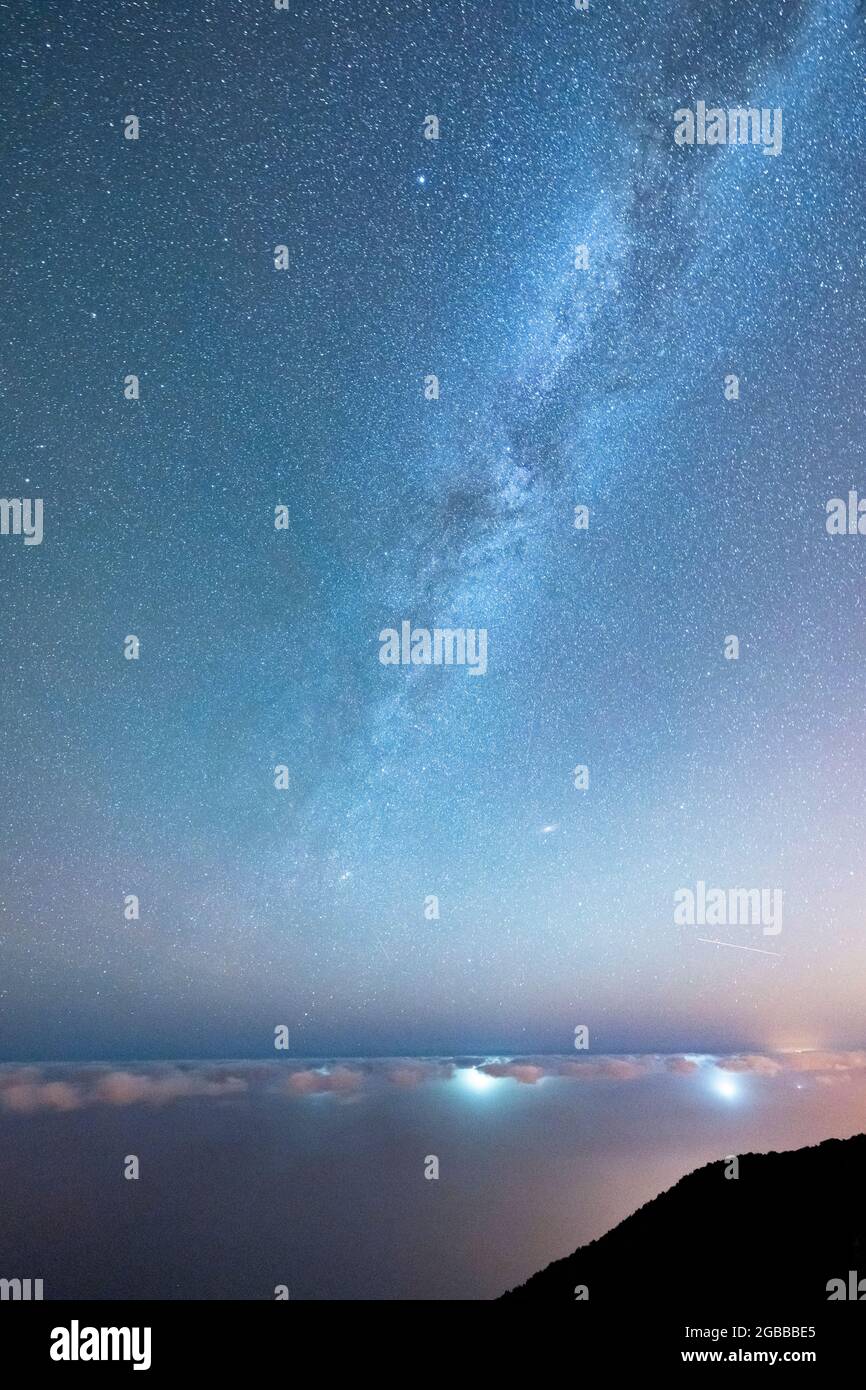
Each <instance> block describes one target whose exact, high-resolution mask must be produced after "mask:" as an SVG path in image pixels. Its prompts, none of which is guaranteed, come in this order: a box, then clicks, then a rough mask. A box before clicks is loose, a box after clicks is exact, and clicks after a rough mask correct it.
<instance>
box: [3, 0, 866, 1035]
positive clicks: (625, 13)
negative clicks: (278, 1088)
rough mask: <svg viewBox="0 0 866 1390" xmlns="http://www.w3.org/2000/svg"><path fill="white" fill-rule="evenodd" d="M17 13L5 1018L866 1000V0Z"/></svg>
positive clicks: (351, 1019) (666, 1015) (811, 1004)
mask: <svg viewBox="0 0 866 1390" xmlns="http://www.w3.org/2000/svg"><path fill="white" fill-rule="evenodd" d="M0 25H2V55H0V68H2V79H3V80H2V86H0V92H2V95H0V206H2V208H3V210H4V211H3V219H4V235H3V238H2V245H0V266H2V273H3V276H4V281H5V284H6V286H7V294H6V296H5V298H6V302H7V305H8V311H7V314H6V322H5V327H4V331H3V334H2V344H3V364H2V374H0V393H2V412H3V431H2V439H3V463H2V476H0V492H2V494H3V496H4V497H6V498H14V497H41V498H43V499H44V539H43V541H42V544H41V545H30V546H25V545H24V544H23V542H22V538H21V537H20V536H15V535H4V536H2V537H0V570H2V594H3V601H2V608H0V644H2V654H3V660H2V664H0V687H2V698H3V711H4V724H5V729H6V735H7V737H6V744H5V752H4V757H3V773H2V778H3V784H4V791H3V805H4V809H3V835H2V849H0V924H2V931H0V1002H2V1005H3V1008H2V1011H0V1047H2V1051H3V1055H4V1056H8V1057H10V1058H39V1057H43V1058H64V1057H94V1056H99V1057H120V1058H122V1057H147V1056H184V1055H186V1056H201V1057H207V1056H237V1057H240V1056H249V1055H259V1054H261V1053H263V1052H267V1051H268V1050H269V1049H271V1048H272V1039H273V1034H274V1028H275V1027H276V1026H277V1025H280V1024H286V1025H287V1026H288V1028H289V1030H290V1035H291V1040H292V1052H293V1053H296V1054H299V1055H302V1056H303V1055H305V1054H306V1055H322V1054H326V1053H327V1054H338V1055H344V1056H348V1055H357V1054H363V1055H369V1054H375V1053H388V1054H395V1053H399V1052H406V1053H411V1054H413V1055H415V1054H419V1053H427V1052H429V1053H436V1054H438V1053H453V1052H461V1051H462V1052H467V1051H468V1052H483V1053H491V1052H507V1053H509V1054H514V1053H518V1052H519V1053H544V1052H547V1051H550V1052H555V1053H563V1052H566V1051H568V1049H569V1048H570V1046H571V1040H572V1038H573V1036H574V1030H575V1028H576V1027H577V1026H578V1025H585V1026H586V1027H588V1028H589V1030H590V1036H591V1038H592V1040H593V1044H592V1045H593V1047H594V1048H595V1047H597V1048H598V1049H601V1050H603V1051H604V1052H608V1053H613V1052H617V1051H621V1050H631V1049H638V1050H646V1051H649V1050H684V1051H703V1050H706V1051H720V1050H724V1049H740V1048H755V1049H767V1048H771V1049H772V1048H778V1047H785V1046H816V1047H817V1046H821V1047H830V1046H837V1047H853V1046H856V1045H857V1044H858V1043H859V1042H862V1024H861V1018H862V1010H861V1007H860V1001H859V998H858V994H859V984H858V981H859V978H861V977H862V971H863V969H864V967H866V945H864V934H863V929H862V921H863V906H862V905H863V901H864V891H866V876H864V866H863V863H862V848H861V847H862V843H863V830H864V821H866V799H864V791H863V779H862V775H861V766H862V759H863V753H864V738H863V716H862V707H863V700H862V693H863V690H864V677H866V661H864V650H866V644H864V637H866V633H864V613H863V605H862V598H861V595H862V591H863V573H864V566H866V538H864V537H861V536H859V535H852V536H839V537H831V536H830V535H828V533H827V529H826V525H825V519H826V512H825V508H826V503H827V501H828V500H829V499H831V498H834V497H840V498H847V496H848V493H849V491H850V490H852V489H859V490H860V492H861V493H863V494H866V467H864V449H863V436H864V431H863V381H864V348H863V333H862V323H863V319H864V313H866V274H864V251H863V246H864V229H866V217H864V209H863V193H862V190H863V187H864V173H866V169H864V157H863V138H864V133H866V132H864V127H866V116H864V90H866V88H864V82H866V39H864V8H863V6H862V4H858V3H855V0H826V2H825V3H814V2H813V0H810V2H808V3H798V2H797V0H789V2H788V3H784V4H782V3H779V4H777V5H767V4H759V3H757V0H716V3H713V4H707V5H701V6H695V5H693V4H691V3H684V0H683V2H681V3H674V4H672V5H668V6H666V7H662V8H659V7H658V6H654V5H650V4H647V3H636V4H629V5H628V6H623V7H613V6H606V5H605V4H602V3H598V4H596V3H594V0H592V3H591V4H590V8H589V10H588V11H587V12H585V13H584V12H580V11H576V10H575V9H574V7H573V6H572V5H569V4H568V3H565V0H560V2H559V3H547V2H545V3H529V0H503V3H499V4H495V5H492V4H482V3H478V2H477V0H446V2H445V3H441V4H435V5H434V4H426V3H422V2H421V0H417V2H416V3H408V0H407V2H406V3H401V0H364V3H363V4H361V5H360V6H357V7H351V8H348V9H347V7H345V6H338V5H336V4H331V3H327V0H325V3H321V4H315V5H311V4H306V3H300V0H298V3H295V4H293V5H292V6H291V7H290V9H289V10H288V11H283V10H276V9H275V8H274V7H273V5H269V4H266V3H264V0H259V2H258V3H255V4H250V3H244V4H237V3H235V4H228V3H225V0H219V3H217V4H215V5H209V6H207V7H205V8H203V9H201V10H199V9H196V8H195V7H193V8H192V9H190V8H188V7H187V6H181V5H177V4H173V3H171V4H168V3H166V4H161V5H158V4H155V3H154V4H141V3H134V0H133V3H128V4H124V5H123V6H111V5H108V4H105V3H104V0H100V2H99V3H94V4H88V5H86V6H81V7H75V8H74V9H70V8H69V7H66V6H61V5H59V4H52V3H50V4H46V5H41V6H39V7H38V10H37V11H35V12H34V9H33V7H31V6H25V5H23V4H18V3H13V4H3V3H0ZM698 102H705V103H706V104H707V106H709V107H713V106H715V105H718V106H719V107H724V108H730V107H739V106H743V107H754V108H758V109H765V108H766V109H770V110H775V109H779V110H781V111H782V112H783V116H784V124H783V132H784V133H783V139H782V144H781V148H780V150H779V152H778V154H777V155H770V156H768V155H767V154H766V153H765V151H764V150H763V149H762V148H761V147H760V145H758V144H755V145H753V144H748V145H736V144H730V145H726V146H724V145H722V146H716V147H711V146H709V145H703V146H700V145H697V144H695V145H692V146H688V145H678V144H677V143H676V142H675V140H674V129H675V118H674V115H675V112H676V111H677V110H678V109H680V108H692V109H694V108H695V107H696V104H697V103H698ZM130 114H135V115H136V116H137V117H138V120H139V122H140V135H139V139H138V140H129V139H127V138H125V136H124V122H125V120H126V118H127V117H128V116H129V115H130ZM431 114H435V115H436V116H437V117H438V118H439V123H440V130H439V139H438V140H427V139H425V138H424V123H425V120H426V118H427V117H429V116H430V115H431ZM281 245H285V246H286V247H287V248H288V269H287V270H285V271H278V270H277V269H275V248H276V247H277V246H281ZM578 247H585V248H586V253H587V261H586V268H585V269H584V268H580V265H579V258H578V264H576V248H578ZM128 374H135V375H136V376H137V377H138V379H139V382H140V399H138V400H129V399H126V398H125V397H124V381H125V379H126V378H127V376H128ZM431 374H435V376H436V377H437V378H438V380H439V398H438V399H426V398H425V389H424V386H425V379H427V378H428V377H429V376H430V375H431ZM732 376H735V377H736V378H737V379H738V383H739V397H738V399H731V398H728V396H727V395H726V381H729V380H730V378H731V377H732ZM281 505H282V506H285V507H287V508H288V524H287V526H286V528H285V529H283V530H277V529H275V527H274V509H275V507H278V506H281ZM580 506H585V507H587V508H588V509H589V527H588V529H586V530H579V529H576V527H575V525H574V518H575V508H576V507H580ZM403 621H409V622H410V623H412V624H413V625H415V626H417V627H420V628H425V629H431V630H432V629H434V628H437V627H440V628H441V627H452V628H473V629H485V630H486V632H487V634H488V641H489V651H488V669H487V672H486V674H485V675H484V676H483V678H479V679H472V678H471V677H470V676H469V674H468V673H467V671H466V670H465V669H462V668H461V667H460V666H456V665H455V666H453V667H451V668H446V667H434V666H425V665H409V666H406V667H403V666H401V667H390V666H387V665H383V664H382V663H381V662H380V660H379V646H380V641H379V634H380V632H381V631H382V630H383V629H388V628H395V629H396V628H399V627H400V624H401V622H403ZM130 634H134V635H135V636H137V637H138V639H139V641H140V657H139V659H138V660H126V659H125V658H124V643H125V640H126V638H127V637H128V635H130ZM731 634H734V635H736V636H737V637H738V639H739V644H740V655H739V659H738V660H736V661H729V660H726V659H725V656H724V644H725V641H726V638H727V637H728V636H729V635H731ZM278 765H281V766H285V767H286V768H287V769H288V790H286V791H278V790H276V788H275V786H274V769H275V767H277V766H278ZM578 766H585V767H586V768H587V769H588V770H589V785H588V787H587V788H586V790H578V789H577V788H576V786H575V768H576V767H578ZM699 881H704V882H707V883H715V884H718V885H720V886H722V887H728V886H731V887H733V886H734V885H748V886H751V887H754V888H762V887H765V888H773V889H776V888H778V889H779V890H781V891H783V893H784V903H785V913H784V930H783V931H782V932H781V934H780V935H779V936H778V937H775V938H773V939H772V940H771V941H769V942H768V941H767V940H766V939H764V938H763V937H762V935H761V932H760V929H758V930H757V932H754V931H751V932H750V929H749V928H746V929H744V928H742V927H741V926H734V927H731V926H730V925H728V926H727V928H726V932H725V931H722V929H721V928H719V929H717V930H715V931H714V930H710V929H707V930H706V931H698V929H697V928H693V927H692V928H683V927H682V926H679V925H677V924H675V922H674V917H673V907H672V904H673V901H674V894H675V893H676V892H677V891H678V890H680V889H681V888H682V887H683V886H684V885H691V886H694V885H695V884H696V883H698V882H699ZM130 894H135V895H136V896H137V897H138V898H139V902H140V919H139V920H137V921H127V920H125V919H124V901H125V898H126V897H127V895H130ZM433 898H435V899H437V900H438V916H435V915H431V914H430V912H429V908H428V906H427V905H429V903H430V901H431V899H433ZM717 938H718V939H720V940H723V941H724V944H723V945H716V944H714V941H715V940H716V939H717ZM743 945H747V946H748V947H749V949H748V950H742V949H738V948H740V947H742V946H743Z"/></svg>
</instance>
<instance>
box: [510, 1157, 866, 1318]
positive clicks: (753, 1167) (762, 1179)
mask: <svg viewBox="0 0 866 1390" xmlns="http://www.w3.org/2000/svg"><path fill="white" fill-rule="evenodd" d="M732 1157H734V1156H733V1155H728V1156H726V1158H722V1159H717V1160H715V1161H713V1162H711V1163H707V1164H704V1165H703V1166H702V1167H701V1168H696V1169H694V1170H693V1171H692V1172H691V1173H687V1174H686V1175H685V1176H684V1177H682V1178H680V1179H679V1181H678V1182H676V1183H675V1184H674V1185H673V1186H672V1187H669V1188H667V1189H665V1191H663V1192H661V1193H659V1194H658V1196H656V1197H654V1198H652V1199H651V1200H650V1201H649V1202H646V1203H645V1204H644V1205H643V1206H641V1207H639V1208H638V1209H637V1210H636V1211H634V1212H632V1213H631V1215H630V1216H627V1217H625V1218H624V1219H623V1220H622V1221H621V1222H619V1224H618V1225H616V1226H614V1227H612V1228H611V1230H609V1231H607V1232H606V1233H605V1234H604V1235H602V1236H599V1237H597V1238H596V1239H595V1240H593V1241H590V1242H589V1243H588V1244H587V1245H583V1246H580V1247H579V1248H578V1249H577V1250H575V1251H574V1252H573V1253H572V1254H570V1255H566V1256H564V1257H563V1258H562V1259H559V1260H554V1261H553V1262H552V1263H551V1264H549V1265H547V1266H546V1268H544V1269H542V1270H539V1271H538V1272H537V1273H535V1274H533V1275H532V1276H531V1277H530V1278H529V1279H527V1280H526V1282H525V1283H523V1284H520V1285H518V1286H517V1287H515V1288H513V1289H510V1290H508V1291H507V1292H506V1293H504V1294H501V1295H500V1296H499V1299H498V1300H497V1301H499V1302H501V1301H502V1300H503V1299H540V1300H543V1301H545V1302H561V1301H564V1300H568V1301H570V1302H575V1301H576V1300H577V1299H578V1295H577V1293H576V1290H577V1289H578V1288H580V1287H585V1288H586V1294H585V1295H583V1297H586V1298H587V1299H588V1302H589V1303H590V1304H593V1303H595V1304H596V1305H598V1304H602V1305H606V1306H608V1307H610V1306H620V1307H621V1306H624V1305H626V1304H628V1303H631V1302H634V1300H635V1299H636V1298H637V1299H639V1300H640V1302H641V1305H642V1306H643V1307H650V1306H659V1307H667V1306H668V1305H669V1304H670V1303H677V1304H678V1305H682V1304H684V1303H689V1302H697V1301H700V1302H701V1303H704V1302H705V1303H706V1304H707V1305H708V1306H716V1307H719V1308H722V1307H726V1308H733V1307H736V1306H737V1305H738V1304H741V1305H742V1306H743V1307H747V1306H748V1307H751V1306H758V1305H769V1304H771V1303H773V1304H785V1305H788V1306H790V1307H791V1308H792V1309H793V1308H795V1307H797V1308H799V1307H803V1306H807V1307H808V1306H812V1305H814V1304H818V1303H825V1302H828V1301H832V1300H831V1299H830V1293H829V1292H828V1289H827V1285H828V1283H829V1281H830V1280H833V1279H837V1280H838V1279H841V1280H843V1281H845V1284H846V1285H847V1284H849V1282H850V1281H849V1273H850V1271H852V1270H853V1271H856V1274H857V1278H858V1279H863V1281H864V1283H863V1289H862V1291H860V1292H859V1293H858V1294H857V1297H858V1299H862V1300H866V1203H864V1200H863V1197H864V1179H866V1134H856V1135H853V1136H852V1137H850V1138H848V1139H826V1140H824V1141H823V1142H822V1143H820V1144H815V1145H811V1146H807V1147H804V1148H800V1149H788V1150H781V1151H776V1150H771V1151H770V1152H768V1153H747V1154H741V1155H736V1156H735V1157H736V1158H737V1163H738V1172H739V1175H738V1176H737V1177H733V1176H730V1177H726V1176H725V1172H726V1170H728V1171H729V1172H730V1171H733V1170H732V1165H731V1162H730V1160H731V1158H732Z"/></svg>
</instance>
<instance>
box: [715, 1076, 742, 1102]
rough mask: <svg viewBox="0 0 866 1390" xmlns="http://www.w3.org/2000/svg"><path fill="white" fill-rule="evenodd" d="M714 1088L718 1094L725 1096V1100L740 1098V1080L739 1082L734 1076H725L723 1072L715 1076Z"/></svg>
mask: <svg viewBox="0 0 866 1390" xmlns="http://www.w3.org/2000/svg"><path fill="white" fill-rule="evenodd" d="M713 1090H714V1091H715V1093H716V1095H717V1096H723V1097H724V1099H725V1100H738V1099H739V1095H740V1086H739V1082H737V1081H736V1080H735V1078H734V1077H733V1076H725V1075H724V1074H723V1073H720V1074H719V1075H717V1076H714V1077H713Z"/></svg>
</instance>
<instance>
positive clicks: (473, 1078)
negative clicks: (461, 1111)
mask: <svg viewBox="0 0 866 1390" xmlns="http://www.w3.org/2000/svg"><path fill="white" fill-rule="evenodd" d="M458 1076H459V1078H460V1080H461V1081H462V1082H463V1084H464V1086H467V1087H468V1088H469V1090H470V1091H476V1092H478V1091H489V1090H490V1088H491V1086H495V1085H496V1078H495V1077H493V1076H488V1075H487V1073H486V1072H485V1071H479V1070H478V1068H477V1067H461V1069H460V1071H459V1072H458Z"/></svg>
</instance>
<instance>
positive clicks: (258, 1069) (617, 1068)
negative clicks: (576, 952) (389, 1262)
mask: <svg viewBox="0 0 866 1390" xmlns="http://www.w3.org/2000/svg"><path fill="white" fill-rule="evenodd" d="M707 1066H712V1067H715V1068H718V1069H720V1070H722V1071H729V1072H741V1073H748V1074H751V1075H754V1076H760V1077H767V1078H773V1077H778V1076H783V1075H787V1074H794V1075H797V1074H804V1073H808V1074H809V1075H810V1077H811V1078H812V1079H813V1080H814V1081H815V1082H817V1083H819V1084H821V1085H825V1086H833V1085H839V1084H842V1083H844V1082H845V1081H847V1080H848V1079H849V1078H850V1077H851V1076H852V1075H855V1074H856V1073H859V1072H866V1051H851V1052H842V1051H838V1052H837V1051H818V1050H816V1051H813V1052H781V1053H760V1052H743V1053H738V1054H736V1055H734V1056H728V1057H711V1056H685V1055H659V1054H647V1055H644V1056H640V1055H637V1056H624V1057H623V1056H620V1057H611V1056H607V1057H581V1058H575V1057H570V1056H560V1057H554V1056H528V1057H487V1058H485V1057H475V1058H460V1059H459V1060H458V1059H454V1058H435V1057H393V1058H368V1059H364V1058H354V1059H352V1058H347V1059H330V1060H329V1059H325V1058H322V1059H318V1058H314V1059H304V1060H300V1059H299V1060H297V1061H295V1062H292V1061H291V1060H288V1059H287V1060H285V1061H251V1062H235V1063H225V1062H222V1063H220V1062H200V1063H189V1064H186V1063H158V1062H154V1063H150V1064H142V1065H137V1066H132V1065H130V1066H127V1067H106V1066H100V1065H98V1064H90V1065H82V1064H80V1063H69V1064H67V1065H57V1066H50V1067H49V1066H45V1067H38V1066H23V1065H22V1066H15V1065H13V1064H8V1065H6V1066H2V1065H0V1111H6V1112H7V1113H10V1114H13V1115H34V1114H37V1113H39V1112H53V1113H55V1114H68V1113H71V1112H73V1111H77V1110H83V1109H86V1108H87V1107H90V1106H113V1107H118V1108H120V1107H125V1106H130V1105H146V1106H164V1105H171V1104H178V1103H181V1102H183V1101H187V1100H196V1099H204V1100H213V1101H222V1102H231V1101H232V1100H233V1099H235V1098H236V1097H238V1096H241V1095H245V1094H249V1095H261V1096H271V1097H274V1098H282V1099H289V1100H303V1099H304V1098H306V1097H310V1096H321V1095H331V1096H334V1097H335V1099H336V1100H338V1101H346V1102H351V1101H353V1100H357V1099H359V1098H360V1097H361V1096H362V1095H364V1094H365V1093H366V1092H367V1091H368V1090H370V1089H371V1088H375V1087H379V1088H382V1087H395V1088H397V1089H401V1090H412V1089H415V1088H417V1087H420V1086H425V1085H428V1084H430V1083H432V1082H449V1081H451V1080H453V1079H454V1078H455V1077H457V1076H459V1075H460V1073H461V1071H463V1070H465V1069H466V1068H467V1067H471V1068H473V1069H475V1070H477V1071H479V1072H481V1073H483V1074H484V1075H485V1076H489V1077H491V1078H493V1079H495V1080H501V1081H513V1082H515V1083H516V1084H517V1085H518V1086H536V1085H538V1084H539V1082H541V1081H544V1080H547V1079H548V1078H550V1079H555V1080H560V1081H580V1082H616V1083H630V1082H633V1081H640V1080H641V1079H643V1078H646V1077H650V1076H664V1075H668V1076H671V1077H690V1076H694V1075H695V1073H697V1072H699V1071H701V1070H702V1068H704V1067H707Z"/></svg>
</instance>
